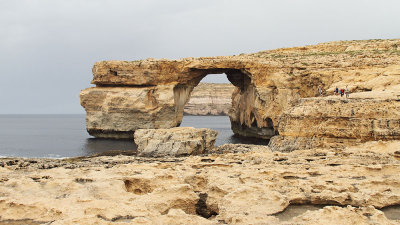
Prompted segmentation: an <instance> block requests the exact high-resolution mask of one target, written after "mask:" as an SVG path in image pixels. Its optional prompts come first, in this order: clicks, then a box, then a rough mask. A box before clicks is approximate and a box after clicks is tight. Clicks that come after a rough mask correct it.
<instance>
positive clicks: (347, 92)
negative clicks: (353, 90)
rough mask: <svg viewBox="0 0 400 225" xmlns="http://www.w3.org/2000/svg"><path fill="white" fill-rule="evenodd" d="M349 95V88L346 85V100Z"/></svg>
mask: <svg viewBox="0 0 400 225" xmlns="http://www.w3.org/2000/svg"><path fill="white" fill-rule="evenodd" d="M349 95H350V92H349V86H347V85H346V98H348V97H349Z"/></svg>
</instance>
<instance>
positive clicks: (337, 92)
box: [334, 87, 339, 95]
mask: <svg viewBox="0 0 400 225" xmlns="http://www.w3.org/2000/svg"><path fill="white" fill-rule="evenodd" d="M334 93H335V95H338V94H339V88H338V87H336V88H335V91H334Z"/></svg>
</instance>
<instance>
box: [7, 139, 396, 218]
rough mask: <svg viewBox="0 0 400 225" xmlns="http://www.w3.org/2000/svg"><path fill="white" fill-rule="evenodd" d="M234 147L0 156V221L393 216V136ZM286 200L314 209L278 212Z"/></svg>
mask: <svg viewBox="0 0 400 225" xmlns="http://www.w3.org/2000/svg"><path fill="white" fill-rule="evenodd" d="M237 147H238V148H237V149H235V145H225V146H223V147H218V148H222V149H221V150H220V151H217V152H225V153H224V154H219V153H218V154H208V155H204V156H190V157H180V158H171V157H167V158H145V157H135V156H121V155H117V156H114V157H105V156H102V157H86V158H69V159H35V160H34V161H35V162H33V160H32V159H26V158H25V159H24V158H22V159H21V158H18V159H5V158H1V159H0V162H2V163H3V165H4V167H0V223H6V224H7V223H12V222H15V223H18V224H21V223H23V224H29V222H31V224H35V223H39V222H40V223H50V222H52V221H53V222H52V224H77V223H78V224H110V223H113V224H114V223H115V224H119V223H120V224H123V223H132V224H138V223H139V224H140V223H142V224H160V223H161V224H162V223H167V222H168V223H170V224H179V223H181V224H227V223H228V224H319V222H322V223H323V224H337V223H341V224H349V223H350V224H357V223H359V222H362V223H364V222H365V223H368V222H369V221H372V222H374V223H377V224H385V223H388V224H398V223H399V221H398V220H397V221H396V220H394V219H396V218H400V217H399V216H398V215H399V214H400V207H399V205H400V185H399V183H400V160H399V159H400V158H399V157H398V154H397V153H396V152H397V151H398V150H399V149H400V141H373V142H366V143H363V144H360V145H357V146H353V147H347V148H345V149H344V150H343V151H342V150H337V149H310V150H301V151H292V152H288V153H282V152H272V151H271V150H270V149H269V148H268V147H267V146H256V145H239V146H237ZM217 150H218V149H217ZM229 152H231V153H229ZM10 161H13V162H15V161H17V162H18V163H8V162H10ZM25 162H30V164H27V166H26V167H23V168H21V167H19V164H20V163H23V164H25ZM39 165H45V166H44V168H43V169H38V167H39ZM48 165H52V166H48ZM294 205H295V206H296V207H298V208H302V207H303V205H305V206H304V207H305V208H306V209H307V208H309V207H306V206H309V205H313V206H316V207H315V208H317V210H315V211H309V212H305V211H306V210H303V212H302V213H303V214H301V213H300V214H297V215H295V216H291V215H290V214H286V210H287V209H289V207H291V206H294ZM348 205H349V207H348ZM339 206H340V207H339ZM350 206H351V207H350ZM388 206H391V207H393V208H392V209H390V210H392V212H391V213H392V216H393V217H391V220H389V219H388V218H389V216H388V217H386V216H385V214H384V213H383V212H385V213H387V212H388V209H387V208H386V207H388ZM318 208H322V209H319V210H318ZM282 214H283V215H282ZM285 214H286V215H285ZM395 216H396V217H395ZM283 217H284V219H282V220H279V219H280V218H283ZM206 218H207V219H206Z"/></svg>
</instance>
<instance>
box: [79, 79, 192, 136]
mask: <svg viewBox="0 0 400 225" xmlns="http://www.w3.org/2000/svg"><path fill="white" fill-rule="evenodd" d="M180 96H181V93H180V90H177V89H175V90H174V86H173V85H166V86H162V85H159V86H156V87H137V88H126V87H94V88H88V89H86V90H83V91H82V92H81V95H80V97H81V105H82V106H83V107H85V109H86V128H87V130H88V132H89V134H90V135H92V136H95V137H102V138H132V137H133V133H134V131H135V130H137V129H140V128H170V127H176V126H178V125H179V124H180V123H181V121H182V116H183V115H182V111H183V105H184V103H183V104H181V106H180V107H178V105H177V104H176V103H177V102H178V101H179V98H180ZM182 101H183V102H185V101H186V100H182ZM149 118H151V119H149Z"/></svg>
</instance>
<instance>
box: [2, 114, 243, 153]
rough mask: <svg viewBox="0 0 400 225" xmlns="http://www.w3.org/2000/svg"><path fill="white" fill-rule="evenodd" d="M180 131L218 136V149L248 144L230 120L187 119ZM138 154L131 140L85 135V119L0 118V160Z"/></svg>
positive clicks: (212, 118) (198, 117) (47, 116)
mask: <svg viewBox="0 0 400 225" xmlns="http://www.w3.org/2000/svg"><path fill="white" fill-rule="evenodd" d="M181 127H196V128H211V129H214V130H217V131H218V132H219V134H218V137H217V141H216V145H217V146H219V145H222V144H225V143H249V141H248V140H247V139H241V138H237V137H235V136H233V132H232V130H231V128H230V122H229V117H227V116H184V117H183V121H182V124H181ZM114 150H117V151H135V150H136V145H135V143H134V142H133V141H132V140H111V139H96V138H93V137H91V136H90V135H89V134H88V133H87V132H86V127H85V115H0V157H41V158H42V157H44V158H64V157H77V156H88V155H94V154H101V153H104V152H108V151H114Z"/></svg>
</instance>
